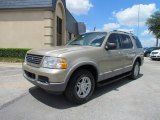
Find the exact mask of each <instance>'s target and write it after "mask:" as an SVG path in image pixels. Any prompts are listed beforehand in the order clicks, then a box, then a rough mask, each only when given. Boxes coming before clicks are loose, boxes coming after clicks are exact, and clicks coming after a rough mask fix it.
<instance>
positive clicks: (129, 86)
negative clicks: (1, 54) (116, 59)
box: [0, 59, 160, 120]
mask: <svg viewBox="0 0 160 120" xmlns="http://www.w3.org/2000/svg"><path fill="white" fill-rule="evenodd" d="M4 69H5V68H4ZM16 71H17V72H18V71H19V72H18V73H17V74H19V75H18V76H19V77H15V78H14V77H9V78H10V79H11V78H12V80H13V81H15V82H16V81H17V80H18V81H24V79H23V77H22V76H21V75H20V73H21V70H19V69H17V70H16ZM1 78H3V77H1ZM1 78H0V80H1ZM9 78H8V79H7V80H10V79H9ZM159 78H160V61H150V59H145V63H144V65H143V67H142V69H141V75H140V77H139V79H137V80H134V81H132V80H130V79H128V78H126V79H122V80H120V81H118V82H116V83H113V84H111V85H108V86H104V87H101V88H98V89H96V90H95V93H94V95H93V97H92V100H90V101H89V102H88V103H86V104H83V105H79V106H75V105H72V104H70V103H68V102H67V100H66V99H65V98H64V97H63V96H62V95H60V96H56V95H52V94H48V93H46V92H44V91H43V90H41V89H39V88H37V87H34V86H33V87H29V89H28V92H26V94H24V95H23V96H21V97H20V98H19V99H16V100H14V101H13V102H11V103H10V104H7V105H6V106H4V107H3V108H1V109H0V119H1V120H32V119H34V120H160V79H159ZM4 80H5V79H4V78H3V79H2V81H4ZM18 81H17V82H18ZM0 88H1V87H0ZM1 89H2V88H1ZM19 90H22V89H21V88H20V89H19ZM23 90H24V89H23ZM24 91H25V90H24ZM12 93H13V92H12Z"/></svg>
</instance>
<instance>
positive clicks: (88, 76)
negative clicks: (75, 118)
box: [65, 70, 95, 104]
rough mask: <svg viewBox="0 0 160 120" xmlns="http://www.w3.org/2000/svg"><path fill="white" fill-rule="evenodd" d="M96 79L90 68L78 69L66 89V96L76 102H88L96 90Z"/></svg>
mask: <svg viewBox="0 0 160 120" xmlns="http://www.w3.org/2000/svg"><path fill="white" fill-rule="evenodd" d="M94 88H95V79H94V77H93V75H92V73H91V72H90V71H88V70H78V71H76V72H75V73H74V75H72V77H71V79H70V81H69V83H68V86H67V88H66V91H65V96H66V98H67V99H68V100H69V101H70V102H72V103H75V104H83V103H85V102H87V101H88V100H89V99H90V98H91V95H92V94H93V92H94Z"/></svg>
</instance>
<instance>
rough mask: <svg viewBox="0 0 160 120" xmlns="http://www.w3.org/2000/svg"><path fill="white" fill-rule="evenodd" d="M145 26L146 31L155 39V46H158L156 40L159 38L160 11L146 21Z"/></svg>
mask: <svg viewBox="0 0 160 120" xmlns="http://www.w3.org/2000/svg"><path fill="white" fill-rule="evenodd" d="M146 25H147V26H148V30H149V31H150V32H152V33H153V34H154V35H155V37H156V46H158V39H159V38H160V11H157V12H155V13H154V14H153V15H151V17H150V18H148V19H147V22H146Z"/></svg>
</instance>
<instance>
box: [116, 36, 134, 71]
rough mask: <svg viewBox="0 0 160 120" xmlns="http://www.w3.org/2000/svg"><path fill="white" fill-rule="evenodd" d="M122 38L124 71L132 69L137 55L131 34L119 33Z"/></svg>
mask: <svg viewBox="0 0 160 120" xmlns="http://www.w3.org/2000/svg"><path fill="white" fill-rule="evenodd" d="M119 35H120V39H121V49H122V56H123V58H124V59H123V67H124V71H125V72H127V71H128V70H131V69H132V63H133V60H134V58H135V55H136V51H134V49H133V43H132V40H131V38H130V36H129V35H127V34H119Z"/></svg>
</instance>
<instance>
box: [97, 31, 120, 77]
mask: <svg viewBox="0 0 160 120" xmlns="http://www.w3.org/2000/svg"><path fill="white" fill-rule="evenodd" d="M107 43H115V44H116V48H115V49H104V50H103V59H102V61H101V64H100V66H101V68H102V69H101V70H102V74H101V75H102V76H101V78H103V79H108V78H110V77H114V76H116V75H119V74H121V73H122V67H123V63H122V61H123V56H122V50H121V49H120V38H119V35H118V34H117V33H112V34H110V36H109V38H108V40H107ZM107 43H106V46H107Z"/></svg>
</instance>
